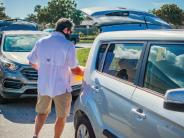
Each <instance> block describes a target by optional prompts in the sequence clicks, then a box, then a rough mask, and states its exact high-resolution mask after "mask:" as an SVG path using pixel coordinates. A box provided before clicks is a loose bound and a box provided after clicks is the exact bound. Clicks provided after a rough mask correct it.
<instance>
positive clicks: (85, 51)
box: [77, 48, 90, 66]
mask: <svg viewBox="0 0 184 138" xmlns="http://www.w3.org/2000/svg"><path fill="white" fill-rule="evenodd" d="M89 51H90V48H79V49H77V58H78V61H79V64H80V65H81V66H86V61H87V59H88V55H89Z"/></svg>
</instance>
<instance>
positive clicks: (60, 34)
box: [52, 31, 65, 37]
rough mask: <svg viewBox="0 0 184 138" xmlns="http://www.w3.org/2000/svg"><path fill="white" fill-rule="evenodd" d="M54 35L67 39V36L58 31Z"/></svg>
mask: <svg viewBox="0 0 184 138" xmlns="http://www.w3.org/2000/svg"><path fill="white" fill-rule="evenodd" d="M52 35H55V36H60V37H65V35H64V34H63V33H60V32H57V31H55V32H53V33H52Z"/></svg>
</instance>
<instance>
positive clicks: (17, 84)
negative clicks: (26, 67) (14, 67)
mask: <svg viewBox="0 0 184 138" xmlns="http://www.w3.org/2000/svg"><path fill="white" fill-rule="evenodd" d="M3 86H4V87H5V88H10V89H21V88H22V86H23V84H22V83H21V81H19V80H13V79H5V80H4V82H3Z"/></svg>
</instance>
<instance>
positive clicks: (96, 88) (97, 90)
mask: <svg viewBox="0 0 184 138" xmlns="http://www.w3.org/2000/svg"><path fill="white" fill-rule="evenodd" d="M92 88H93V89H94V90H95V92H99V91H100V89H99V87H98V86H97V85H93V86H92Z"/></svg>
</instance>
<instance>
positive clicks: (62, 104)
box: [54, 93, 72, 138]
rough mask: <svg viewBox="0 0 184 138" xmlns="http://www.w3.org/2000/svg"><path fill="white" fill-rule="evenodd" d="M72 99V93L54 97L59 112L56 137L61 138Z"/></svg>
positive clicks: (57, 112)
mask: <svg viewBox="0 0 184 138" xmlns="http://www.w3.org/2000/svg"><path fill="white" fill-rule="evenodd" d="M71 100H72V96H71V94H70V93H65V94H63V95H59V96H56V97H54V104H55V109H56V114H57V118H56V122H55V135H54V138H60V136H61V135H62V132H63V129H64V126H65V122H66V118H67V115H68V113H69V112H70V106H71Z"/></svg>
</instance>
